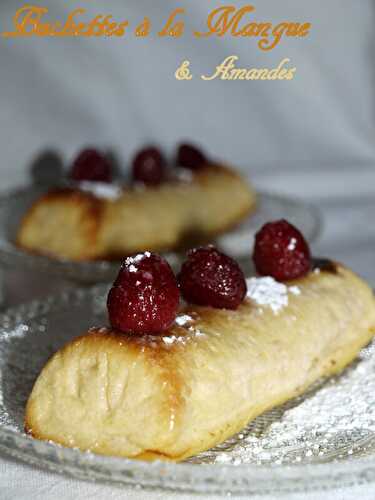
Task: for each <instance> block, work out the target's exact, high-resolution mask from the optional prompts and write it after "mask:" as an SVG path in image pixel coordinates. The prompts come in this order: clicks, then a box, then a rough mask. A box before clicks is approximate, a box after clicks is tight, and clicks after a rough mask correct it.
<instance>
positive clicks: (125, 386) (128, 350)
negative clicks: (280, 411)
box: [25, 263, 375, 461]
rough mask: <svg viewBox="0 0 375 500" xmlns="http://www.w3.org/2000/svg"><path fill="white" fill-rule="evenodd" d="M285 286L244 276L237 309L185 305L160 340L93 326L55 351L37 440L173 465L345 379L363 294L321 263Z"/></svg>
mask: <svg viewBox="0 0 375 500" xmlns="http://www.w3.org/2000/svg"><path fill="white" fill-rule="evenodd" d="M320 267H321V269H320V270H319V269H316V270H313V271H311V272H310V273H309V274H308V275H307V276H306V277H304V278H302V279H298V280H295V281H293V282H289V283H288V284H283V283H279V282H276V281H275V280H273V279H272V278H269V277H266V278H251V279H250V280H248V296H247V298H246V299H245V301H244V302H243V303H242V304H241V305H240V307H239V308H238V309H237V310H235V311H229V310H224V309H212V308H209V307H199V306H185V307H184V308H182V310H181V312H180V313H179V315H178V317H177V319H176V321H175V323H174V325H173V326H172V327H171V328H170V329H169V330H168V331H166V332H164V333H163V334H161V335H160V336H152V337H151V336H144V337H135V336H131V335H126V334H122V333H119V332H117V331H112V330H111V329H109V328H93V329H91V330H90V331H88V332H87V333H85V334H84V335H82V336H81V337H79V338H77V339H76V340H73V341H72V342H70V343H69V344H67V345H66V346H65V347H64V348H62V349H61V350H60V351H58V352H57V353H56V354H55V355H54V356H53V357H52V358H51V359H50V361H49V362H48V363H47V365H46V366H45V368H44V369H43V370H42V372H41V374H40V376H39V377H38V379H37V381H36V383H35V385H34V388H33V390H32V393H31V396H30V398H29V401H28V403H27V408H26V418H25V423H26V430H27V432H29V433H30V434H32V435H33V436H34V437H35V438H37V439H43V440H52V441H54V442H56V443H60V444H62V445H64V446H69V447H78V448H80V449H81V450H91V451H92V452H95V453H99V454H105V455H116V456H121V457H131V458H138V459H145V460H151V459H162V460H173V461H180V460H183V459H185V458H187V457H190V456H192V455H195V454H197V453H199V452H201V451H203V450H207V449H209V448H211V447H213V446H215V445H217V444H218V443H220V442H222V441H224V440H225V439H227V438H228V437H230V436H232V435H233V434H235V433H236V432H238V431H240V430H241V429H242V428H243V427H244V426H245V425H246V424H247V423H248V422H249V421H251V420H252V419H254V418H255V417H257V416H258V415H259V414H261V413H262V412H264V411H266V410H269V409H271V408H273V407H275V406H277V405H280V404H282V403H284V402H285V401H286V400H288V399H290V398H293V397H295V396H298V395H299V394H301V393H303V392H304V391H305V390H306V389H307V388H308V387H309V386H310V385H311V384H312V383H313V382H315V381H316V380H318V379H320V378H321V377H327V376H329V375H332V374H335V373H338V372H340V371H341V370H342V369H343V368H344V367H345V366H346V365H347V364H348V363H350V362H351V361H352V360H353V359H354V358H355V357H356V356H357V354H358V352H359V351H360V349H361V348H362V347H363V346H365V345H366V344H367V343H368V342H369V341H370V340H371V338H372V337H373V335H374V333H375V329H374V328H375V302H374V296H373V292H372V290H371V289H370V287H369V286H368V285H367V284H366V283H365V282H364V281H362V279H360V278H359V277H357V276H356V275H355V274H354V273H352V272H351V271H350V270H348V269H347V268H345V267H343V266H342V265H339V264H333V263H324V265H321V266H320Z"/></svg>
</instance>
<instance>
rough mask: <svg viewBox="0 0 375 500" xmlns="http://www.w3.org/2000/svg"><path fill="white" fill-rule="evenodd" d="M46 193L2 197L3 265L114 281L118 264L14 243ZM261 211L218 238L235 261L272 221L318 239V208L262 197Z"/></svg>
mask: <svg viewBox="0 0 375 500" xmlns="http://www.w3.org/2000/svg"><path fill="white" fill-rule="evenodd" d="M45 191H46V189H45V188H44V189H43V188H38V187H36V186H31V187H25V188H21V189H18V190H16V191H13V192H10V193H8V194H5V195H3V196H0V261H1V262H2V263H3V264H4V265H6V266H9V267H13V268H21V269H24V268H26V269H33V270H34V271H35V270H40V271H43V272H47V273H51V274H57V275H60V276H62V277H64V278H66V279H71V280H73V281H76V282H81V283H88V284H90V283H91V284H95V283H101V282H105V281H111V280H113V278H114V276H115V275H116V273H117V270H118V263H117V262H108V261H95V262H90V261H87V262H71V261H68V260H57V259H51V258H49V257H45V256H40V255H33V254H30V253H27V252H24V251H22V250H20V249H19V248H17V247H16V246H15V245H14V243H13V241H14V239H15V231H16V229H17V228H18V227H19V223H20V220H21V218H22V215H23V214H24V213H25V211H26V208H27V206H29V205H30V203H31V202H32V200H34V199H36V198H37V197H38V196H40V195H41V194H42V193H43V192H45ZM258 199H259V201H258V204H259V207H258V209H257V211H256V212H255V213H254V214H252V215H251V216H250V217H249V218H248V219H247V220H245V221H244V223H242V224H241V225H240V226H238V227H237V228H236V229H234V230H233V231H230V232H228V233H227V234H225V235H223V236H222V237H220V238H218V240H217V244H218V245H219V246H220V247H221V248H222V249H223V250H224V251H226V252H228V253H230V254H232V255H233V256H234V257H235V258H238V259H239V260H241V258H242V259H243V258H244V257H245V256H246V257H247V256H248V252H249V250H248V249H249V248H251V244H252V237H253V235H254V233H255V231H256V230H257V229H258V228H259V227H260V226H261V225H262V224H263V223H265V222H266V221H268V220H270V219H271V218H280V217H286V218H289V220H290V221H291V222H292V223H294V224H295V225H297V226H299V227H300V228H301V230H302V231H303V232H304V234H305V237H306V239H307V240H308V241H310V242H311V241H313V240H315V239H316V238H317V236H318V234H319V232H320V229H321V226H322V221H321V216H320V213H319V211H318V209H317V208H315V207H313V206H311V205H308V204H306V203H304V202H302V201H299V200H297V199H291V198H288V197H283V196H279V195H275V194H270V193H263V192H260V193H258ZM166 257H167V258H168V260H169V262H170V263H171V265H172V266H173V265H174V266H177V265H178V264H179V261H180V259H179V256H178V254H176V253H168V254H166Z"/></svg>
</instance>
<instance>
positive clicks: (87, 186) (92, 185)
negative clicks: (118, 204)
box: [78, 181, 122, 200]
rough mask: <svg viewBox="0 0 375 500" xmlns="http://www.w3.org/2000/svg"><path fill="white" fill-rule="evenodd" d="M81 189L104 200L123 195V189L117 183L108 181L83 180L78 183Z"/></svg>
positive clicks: (114, 198)
mask: <svg viewBox="0 0 375 500" xmlns="http://www.w3.org/2000/svg"><path fill="white" fill-rule="evenodd" d="M78 187H79V189H80V191H84V192H86V193H90V194H93V195H94V196H96V197H97V198H102V199H104V200H117V199H118V198H120V196H121V195H122V189H121V187H120V186H117V185H115V184H108V183H107V182H91V181H82V182H80V183H79V184H78Z"/></svg>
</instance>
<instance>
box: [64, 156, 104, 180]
mask: <svg viewBox="0 0 375 500" xmlns="http://www.w3.org/2000/svg"><path fill="white" fill-rule="evenodd" d="M70 178H71V179H73V180H75V181H91V182H111V181H112V167H111V164H110V163H109V161H108V160H107V159H106V158H105V157H104V156H103V155H102V154H101V153H99V151H96V150H95V149H84V150H83V151H81V152H80V153H79V155H78V156H77V158H76V159H75V160H74V162H73V165H72V168H71V171H70Z"/></svg>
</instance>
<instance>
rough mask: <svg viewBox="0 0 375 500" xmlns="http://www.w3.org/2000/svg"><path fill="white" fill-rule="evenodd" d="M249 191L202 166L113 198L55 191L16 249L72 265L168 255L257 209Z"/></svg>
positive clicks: (27, 223) (218, 169)
mask: <svg viewBox="0 0 375 500" xmlns="http://www.w3.org/2000/svg"><path fill="white" fill-rule="evenodd" d="M255 203H256V195H255V192H254V190H253V189H252V187H251V186H249V185H248V184H247V183H246V182H245V181H244V179H243V178H242V177H241V176H240V175H239V174H237V173H236V172H234V171H233V170H231V169H229V168H227V167H223V166H219V165H207V166H206V167H204V168H202V169H201V170H199V171H197V172H195V173H192V180H191V182H181V181H173V182H172V181H170V182H166V183H164V184H162V185H160V186H159V187H155V188H145V189H143V190H130V189H129V190H124V191H123V194H122V195H121V196H120V198H119V199H117V200H103V199H99V198H97V197H95V196H93V195H91V194H89V193H87V192H83V191H79V190H73V189H59V190H56V191H52V192H50V193H48V194H47V195H45V196H43V197H42V198H40V199H39V200H37V201H36V202H35V203H34V204H33V205H32V207H31V208H30V209H29V211H28V212H27V214H26V215H25V217H24V219H23V221H22V223H21V226H20V229H19V232H18V236H17V244H18V246H19V247H21V248H23V249H25V250H27V251H30V252H34V253H40V254H46V255H50V256H53V257H58V258H63V259H69V260H74V261H80V260H88V259H108V258H109V259H111V258H118V257H120V258H121V257H124V256H125V255H130V254H133V253H135V252H138V251H144V250H145V249H147V250H151V251H169V250H175V249H178V248H179V247H181V246H184V244H188V243H190V242H191V241H193V242H194V241H196V240H202V241H207V240H208V239H210V238H212V237H215V236H217V235H219V234H221V233H223V232H225V231H227V230H228V229H230V228H231V227H233V226H235V225H237V224H238V223H239V222H241V220H243V219H244V218H245V217H246V216H247V215H248V214H249V213H250V212H251V211H252V210H254V208H255Z"/></svg>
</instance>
